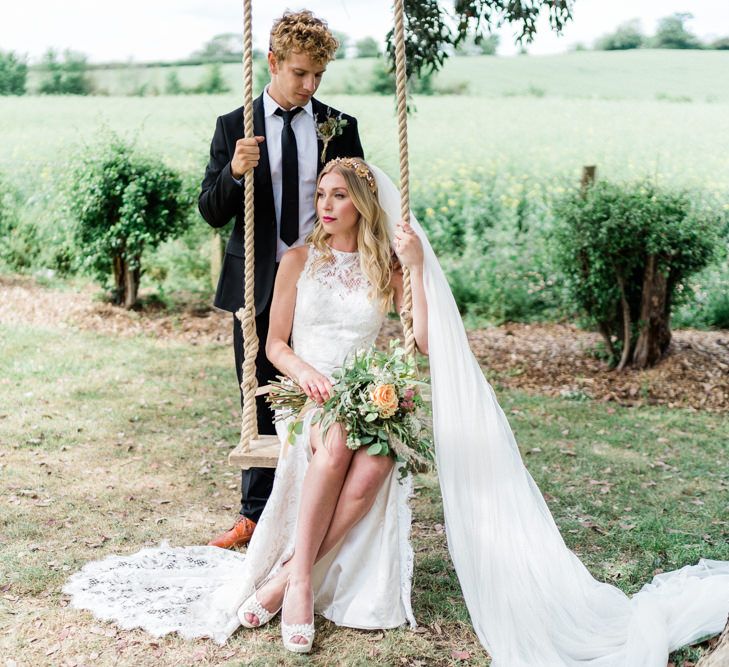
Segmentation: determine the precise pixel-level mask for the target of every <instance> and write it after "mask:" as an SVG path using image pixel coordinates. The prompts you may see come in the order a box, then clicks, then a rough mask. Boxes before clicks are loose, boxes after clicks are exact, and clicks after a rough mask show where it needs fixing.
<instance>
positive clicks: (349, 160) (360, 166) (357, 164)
mask: <svg viewBox="0 0 729 667" xmlns="http://www.w3.org/2000/svg"><path fill="white" fill-rule="evenodd" d="M331 164H340V165H342V166H343V167H347V168H348V169H351V170H352V171H353V172H354V173H355V174H357V176H359V178H364V179H365V181H367V187H369V189H370V190H371V191H372V194H375V193H376V192H377V182H376V181H375V177H374V176H373V175H372V172H371V171H370V169H369V167H368V166H367V165H366V164H365V163H364V162H361V161H360V160H358V159H356V158H353V157H336V158H334V159H333V160H329V162H327V167H328V166H329V165H331Z"/></svg>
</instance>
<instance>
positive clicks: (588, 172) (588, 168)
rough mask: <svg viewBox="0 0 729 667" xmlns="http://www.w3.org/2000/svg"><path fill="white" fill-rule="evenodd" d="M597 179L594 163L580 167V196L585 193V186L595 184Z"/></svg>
mask: <svg viewBox="0 0 729 667" xmlns="http://www.w3.org/2000/svg"><path fill="white" fill-rule="evenodd" d="M596 180H597V166H596V165H594V164H590V165H585V166H584V167H582V178H581V179H580V190H581V191H582V196H583V197H584V196H585V195H586V194H587V188H589V187H590V186H591V185H594V184H595V181H596Z"/></svg>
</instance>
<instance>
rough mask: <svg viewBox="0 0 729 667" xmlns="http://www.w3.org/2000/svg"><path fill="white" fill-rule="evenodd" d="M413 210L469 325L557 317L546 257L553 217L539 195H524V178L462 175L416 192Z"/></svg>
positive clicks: (478, 173) (469, 172) (481, 173)
mask: <svg viewBox="0 0 729 667" xmlns="http://www.w3.org/2000/svg"><path fill="white" fill-rule="evenodd" d="M507 180H509V181H510V179H507ZM413 211H414V212H415V214H416V216H417V217H418V219H419V220H420V222H421V223H422V224H423V226H424V227H425V228H426V230H427V231H428V237H429V239H430V241H431V244H432V245H433V248H434V250H435V252H436V254H437V255H438V257H439V259H440V261H441V263H442V265H443V269H444V271H445V273H446V275H447V277H448V281H449V283H450V285H451V289H452V290H453V295H454V298H455V299H456V303H457V304H458V308H459V309H460V311H461V313H462V314H463V315H464V316H466V317H467V319H468V321H469V324H471V325H477V324H482V323H483V321H484V320H486V321H488V322H490V323H501V322H506V321H533V320H537V319H545V318H550V317H554V316H555V315H556V314H557V313H558V312H559V310H560V303H559V296H560V295H559V291H558V290H557V289H556V287H555V283H556V278H555V274H554V269H553V268H552V267H551V265H550V259H549V257H548V256H547V254H546V253H545V252H544V246H545V237H546V234H547V233H548V230H549V221H550V219H551V218H550V215H549V211H548V207H547V205H546V202H545V200H544V197H543V195H542V193H536V192H535V193H533V194H530V195H527V194H526V193H525V192H524V191H523V186H522V185H521V179H519V182H518V183H514V182H513V181H510V182H504V181H503V180H499V177H498V176H496V175H492V174H487V173H485V172H484V171H481V170H478V169H477V170H463V171H462V173H461V172H459V174H458V177H457V178H454V179H453V180H451V179H448V180H444V181H443V180H434V181H432V182H430V183H429V184H428V187H427V189H424V190H420V189H419V188H416V189H415V190H414V192H413Z"/></svg>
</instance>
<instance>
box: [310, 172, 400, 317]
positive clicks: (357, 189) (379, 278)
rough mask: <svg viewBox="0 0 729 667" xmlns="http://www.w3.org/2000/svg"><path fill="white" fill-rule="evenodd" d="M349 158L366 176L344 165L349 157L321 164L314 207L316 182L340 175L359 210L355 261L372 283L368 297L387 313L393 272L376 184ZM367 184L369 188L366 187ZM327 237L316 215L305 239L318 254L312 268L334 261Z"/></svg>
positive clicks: (388, 241)
mask: <svg viewBox="0 0 729 667" xmlns="http://www.w3.org/2000/svg"><path fill="white" fill-rule="evenodd" d="M352 159H353V160H356V162H357V163H358V165H360V166H359V167H358V169H359V171H360V172H362V168H361V167H362V166H364V167H365V168H366V172H365V173H368V176H369V177H368V178H365V177H364V176H359V175H358V174H357V172H356V171H355V169H354V167H353V165H351V164H348V161H349V159H347V161H342V160H331V161H330V162H328V163H327V164H326V165H325V166H324V169H322V171H321V174H320V175H319V180H318V181H317V184H316V185H317V189H316V192H317V194H316V196H315V198H314V206H315V210H318V203H319V183H321V179H322V178H323V177H324V176H325V175H326V174H331V173H337V174H340V175H341V176H342V178H344V182H345V183H346V184H347V191H348V193H349V196H350V198H351V199H352V203H353V204H354V207H355V208H356V209H357V211H358V212H359V222H358V225H357V250H358V251H359V263H360V266H361V267H362V271H363V272H364V274H365V276H367V280H369V282H370V285H372V289H371V291H370V298H372V299H374V300H375V301H377V302H379V304H380V308H381V309H382V311H383V312H387V311H388V310H389V309H390V307H391V306H392V297H393V294H394V290H393V289H392V286H391V284H390V283H391V280H392V271H393V259H392V258H393V255H392V250H391V249H390V239H389V237H388V235H387V223H386V216H385V212H384V211H383V210H382V207H381V206H380V202H379V200H378V198H377V185H376V181H375V178H374V175H373V174H372V171H371V170H370V168H369V166H368V165H367V163H366V162H365V161H364V160H360V159H359V158H352ZM370 183H371V184H372V189H370ZM330 236H331V234H328V233H327V232H325V231H324V227H323V226H322V224H321V221H320V220H319V219H318V217H317V220H316V224H315V225H314V231H312V233H311V234H310V235H309V238H308V239H307V241H308V242H309V243H313V244H314V246H315V247H316V248H317V249H318V250H319V252H320V253H321V255H322V256H321V257H319V258H318V259H317V260H316V261H315V262H314V264H313V266H312V269H313V270H315V269H316V268H317V266H321V265H322V264H324V263H326V262H332V261H334V255H333V253H332V251H331V249H330V248H329V245H328V244H327V242H326V241H327V239H328V238H329V237H330Z"/></svg>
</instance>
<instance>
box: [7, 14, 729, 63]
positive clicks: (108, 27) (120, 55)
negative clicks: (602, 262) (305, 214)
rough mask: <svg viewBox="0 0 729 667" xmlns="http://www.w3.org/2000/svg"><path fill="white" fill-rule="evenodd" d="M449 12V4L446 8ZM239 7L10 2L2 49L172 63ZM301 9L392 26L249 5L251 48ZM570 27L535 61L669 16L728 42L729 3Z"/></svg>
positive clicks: (584, 19) (345, 24) (540, 42)
mask: <svg viewBox="0 0 729 667" xmlns="http://www.w3.org/2000/svg"><path fill="white" fill-rule="evenodd" d="M443 4H444V6H446V7H452V2H444V3H443ZM242 5H243V3H242V2H241V1H240V0H236V1H235V2H234V1H232V0H125V2H104V1H100V0H65V1H64V2H58V1H57V0H34V1H32V2H31V1H26V2H17V1H16V2H12V3H9V6H8V7H7V8H5V9H4V10H3V17H2V21H1V22H0V49H2V50H12V51H17V52H20V53H26V54H28V55H29V56H30V58H31V60H36V59H38V57H39V56H40V55H42V54H43V52H44V51H45V50H46V49H47V48H48V47H50V46H53V47H56V48H59V49H65V48H72V49H74V50H77V51H81V52H83V53H85V54H87V55H88V56H89V58H90V60H91V61H93V62H101V61H108V60H127V59H133V60H136V61H145V60H172V59H177V58H184V57H186V56H188V55H189V54H190V53H192V52H193V51H195V50H197V49H199V48H200V47H201V46H202V45H203V44H204V43H205V42H206V41H207V40H208V39H210V38H211V37H212V36H213V35H216V34H219V33H223V32H236V31H239V30H242V18H241V16H242ZM304 6H305V7H306V8H308V9H311V10H312V11H314V12H315V13H316V14H317V15H319V16H321V17H322V18H325V19H327V20H328V22H329V25H330V26H331V27H332V28H333V29H335V30H341V31H342V32H345V33H347V34H348V35H350V36H351V37H352V38H353V39H359V38H361V37H365V36H372V37H375V38H376V39H378V40H382V39H384V36H385V34H386V32H387V30H388V29H389V26H390V23H391V20H392V18H391V16H392V14H391V12H392V5H391V1H390V0H308V1H307V2H306V3H305V4H299V3H298V2H293V3H289V2H276V1H275V0H253V23H254V26H253V30H254V41H255V44H256V45H257V46H259V47H263V46H264V45H265V44H266V42H267V37H268V31H269V30H270V27H271V23H272V21H273V19H274V18H275V17H276V16H278V15H280V14H281V13H282V12H283V11H284V10H285V9H287V8H289V9H300V8H301V7H304ZM574 7H575V8H574V20H573V21H572V22H571V23H570V24H569V25H568V27H567V28H566V30H565V31H564V34H563V35H562V36H557V35H554V34H552V33H550V32H549V30H547V29H546V21H545V27H543V28H542V30H541V32H540V33H539V36H538V37H537V39H536V40H535V42H534V44H533V45H532V46H530V47H529V52H530V53H533V54H547V53H558V52H561V51H566V50H568V49H569V47H570V46H571V45H573V44H575V43H577V42H582V43H584V44H587V45H590V44H591V43H592V42H593V40H594V39H595V38H596V37H598V36H600V35H601V34H603V33H605V32H608V31H610V30H612V29H613V28H615V26H617V25H618V24H619V23H621V22H623V21H627V20H629V19H632V18H639V19H641V21H642V24H643V30H644V31H645V32H647V33H649V34H650V33H652V32H653V31H654V29H655V25H656V21H657V20H658V19H659V18H661V17H663V16H667V15H669V14H671V13H673V12H679V11H683V12H690V13H692V14H693V15H694V18H693V19H692V20H691V22H690V23H689V27H690V28H691V30H692V31H693V32H695V33H696V34H698V35H699V36H700V37H702V38H705V39H708V38H714V37H718V36H723V35H729V0H576V2H575V5H574ZM500 34H501V48H500V50H499V52H500V54H502V55H510V54H512V53H514V52H515V48H514V46H513V41H514V40H513V30H511V29H510V28H509V27H508V26H506V27H504V28H503V29H502V30H501V33H500Z"/></svg>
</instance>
